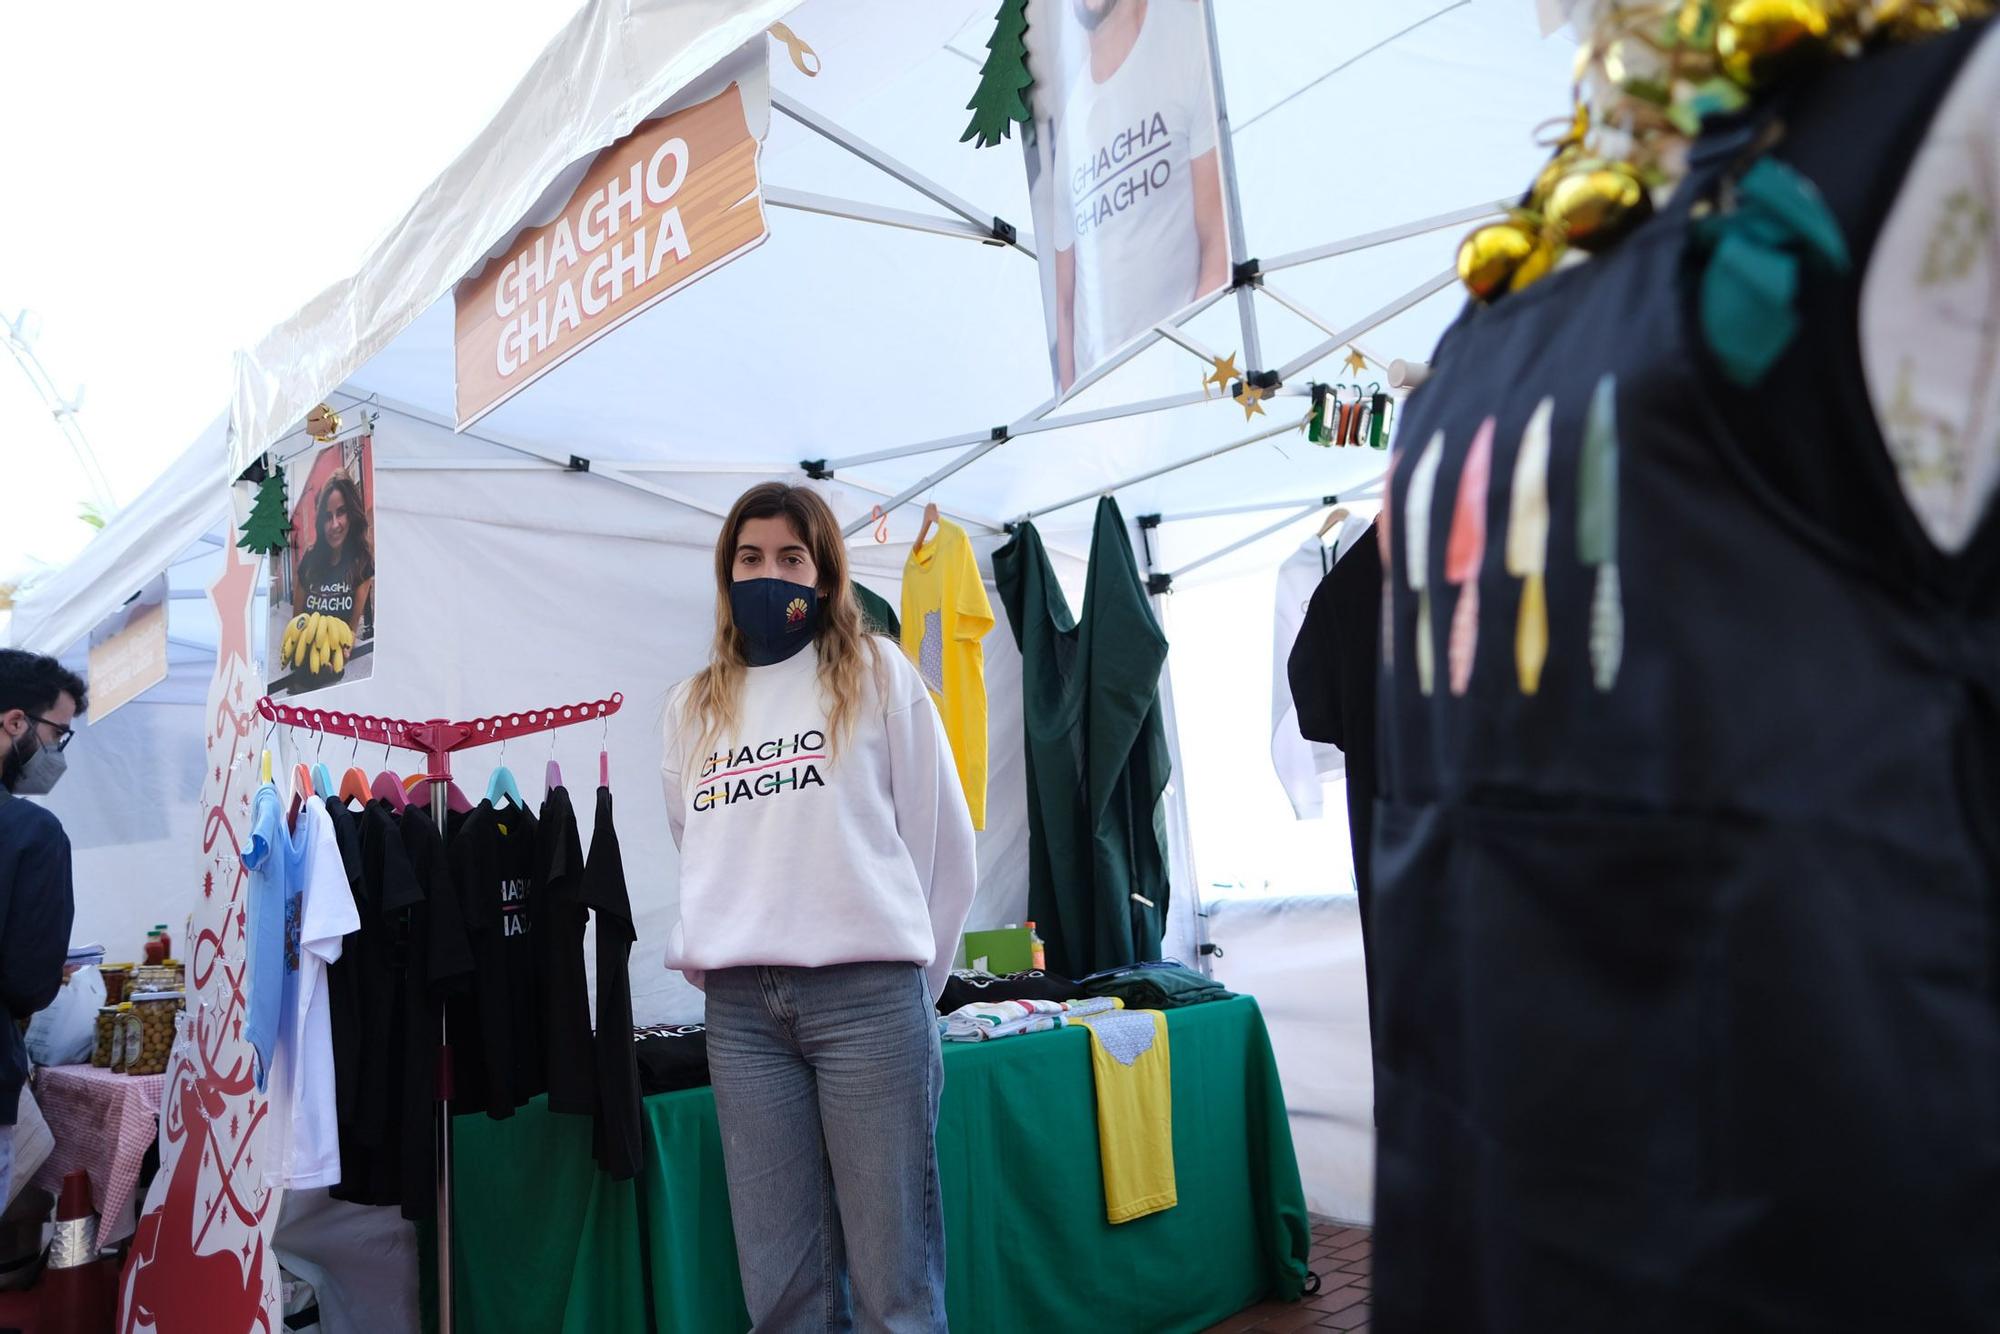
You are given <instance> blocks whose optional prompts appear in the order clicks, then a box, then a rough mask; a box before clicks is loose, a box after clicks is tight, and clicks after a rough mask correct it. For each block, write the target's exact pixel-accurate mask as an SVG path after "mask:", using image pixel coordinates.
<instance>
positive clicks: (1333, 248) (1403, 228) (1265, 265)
mask: <svg viewBox="0 0 2000 1334" xmlns="http://www.w3.org/2000/svg"><path fill="white" fill-rule="evenodd" d="M1512 207H1513V201H1512V200H1510V199H1501V200H1496V201H1495V202H1493V203H1491V204H1474V205H1472V206H1471V207H1469V208H1461V209H1454V210H1453V211H1452V212H1450V213H1440V214H1438V215H1437V216H1436V217H1431V218H1419V219H1418V220H1417V221H1415V222H1405V223H1402V224H1400V225H1398V226H1395V227H1384V228H1382V229H1381V230H1380V231H1374V232H1363V233H1361V234H1360V235H1359V236H1350V237H1347V238H1346V239H1344V240H1340V241H1329V242H1327V243H1326V244H1325V245H1317V246H1311V247H1309V248H1307V249H1305V250H1294V251H1292V252H1290V253H1289V254H1284V255H1279V256H1278V257H1277V258H1276V259H1266V260H1259V261H1258V264H1257V267H1258V268H1260V269H1262V270H1263V271H1264V272H1265V273H1275V272H1276V271H1277V270H1279V269H1289V268H1293V267H1295V266H1296V265H1300V264H1310V263H1312V262H1313V261H1314V260H1318V259H1331V258H1333V257H1334V256H1335V255H1346V254H1351V253H1353V252H1354V251H1356V250H1367V249H1370V248H1371V247H1374V246H1378V245H1388V244H1389V243H1390V242H1392V241H1404V240H1408V239H1409V238H1410V237H1412V236H1423V235H1425V234H1427V233H1430V232H1437V231H1443V230H1444V229H1445V228H1446V227H1456V226H1459V225H1461V224H1463V223H1468V222H1478V221H1479V220H1480V219H1481V218H1490V217H1492V216H1494V215H1495V214H1498V213H1505V212H1506V211H1507V210H1508V209H1509V208H1512Z"/></svg>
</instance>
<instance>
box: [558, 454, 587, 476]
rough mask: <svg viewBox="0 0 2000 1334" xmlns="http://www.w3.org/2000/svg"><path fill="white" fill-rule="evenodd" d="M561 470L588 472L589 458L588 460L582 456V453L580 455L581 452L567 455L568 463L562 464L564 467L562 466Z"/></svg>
mask: <svg viewBox="0 0 2000 1334" xmlns="http://www.w3.org/2000/svg"><path fill="white" fill-rule="evenodd" d="M563 471H564V472H589V471H590V460H589V459H587V458H585V457H584V456H583V455H581V454H572V455H570V456H569V463H568V464H566V465H565V466H564V468H563Z"/></svg>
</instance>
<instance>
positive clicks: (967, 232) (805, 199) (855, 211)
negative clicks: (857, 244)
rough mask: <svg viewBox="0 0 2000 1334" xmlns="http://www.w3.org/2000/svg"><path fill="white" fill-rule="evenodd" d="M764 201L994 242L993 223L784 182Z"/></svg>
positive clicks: (1021, 244)
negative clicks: (916, 210)
mask: <svg viewBox="0 0 2000 1334" xmlns="http://www.w3.org/2000/svg"><path fill="white" fill-rule="evenodd" d="M764 202H765V203H767V204H769V205H770V206H771V207H773V208H788V209H793V210H795V211H797V212H800V213H817V214H819V215H821V216H822V217H828V218H847V219H849V220H851V221H854V222H874V223H880V224H882V225H883V226H885V227H901V228H904V229H905V230H907V231H913V232H928V233H930V234H931V235H933V236H956V237H961V238H963V239H965V240H968V241H978V242H979V243H980V244H982V245H992V244H993V229H992V227H991V226H990V225H988V226H984V227H982V226H980V225H979V224H978V223H974V222H966V221H964V220H963V219H960V218H940V217H935V216H933V215H931V214H928V213H912V212H910V211H909V210H908V209H901V208H886V207H884V206H883V205H881V204H866V203H862V202H861V201H860V200H856V199H836V198H834V197H833V196H832V195H820V194H813V193H812V192H811V191H809V190H793V189H789V188H788V187H786V186H782V185H769V184H767V185H765V186H764ZM1014 245H1015V248H1016V249H1018V250H1023V251H1026V252H1027V253H1028V254H1030V255H1032V254H1034V253H1035V252H1034V249H1033V247H1031V246H1030V245H1029V244H1028V243H1027V242H1025V241H1023V240H1020V239H1019V238H1017V239H1016V240H1015V242H1014Z"/></svg>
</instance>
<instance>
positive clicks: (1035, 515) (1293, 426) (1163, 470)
mask: <svg viewBox="0 0 2000 1334" xmlns="http://www.w3.org/2000/svg"><path fill="white" fill-rule="evenodd" d="M1304 423H1305V418H1303V417H1301V418H1299V419H1298V420H1297V421H1288V422H1280V423H1279V424H1278V425H1276V426H1273V427H1270V428H1268V429H1266V430H1262V431H1259V432H1257V433H1256V434H1255V435H1248V436H1245V437H1243V438H1242V439H1241V440H1232V441H1230V442H1229V443H1228V444H1226V445H1221V446H1218V447H1217V448H1215V449H1211V450H1208V451H1206V452H1204V453H1201V454H1196V455H1194V456H1193V457H1192V458H1185V459H1181V460H1180V461H1178V462H1176V463H1169V464H1166V465H1165V466H1163V467H1159V468H1151V469H1148V470H1147V471H1145V472H1142V473H1140V474H1139V475H1138V476H1136V477H1127V478H1125V479H1123V480H1122V481H1117V482H1113V483H1111V485H1109V486H1097V487H1092V488H1091V489H1090V490H1088V491H1085V492H1082V493H1081V494H1079V495H1074V496H1071V497H1070V498H1069V499H1068V500H1063V501H1058V502H1057V503H1055V504H1053V505H1043V506H1042V507H1041V508H1039V509H1032V510H1029V511H1028V512H1027V513H1026V514H1023V515H1022V516H1021V517H1020V518H1019V519H1017V520H1015V522H1016V523H1027V522H1028V521H1029V520H1031V519H1039V518H1041V517H1042V516H1043V515H1044V514H1054V513H1055V512H1056V511H1057V510H1065V509H1068V508H1069V507H1070V506H1071V505H1081V504H1082V503H1083V502H1084V501H1086V500H1094V499H1096V498H1097V497H1098V496H1108V495H1110V494H1111V493H1112V492H1114V491H1123V490H1124V489H1125V488H1126V487H1128V486H1137V485H1138V484H1139V483H1141V482H1150V481H1152V480H1153V479H1154V478H1155V477H1164V476H1166V475H1167V474H1168V473H1170V472H1178V471H1179V470H1180V469H1182V468H1186V467H1191V466H1192V465H1194V464H1197V463H1206V462H1207V461H1208V460H1210V459H1213V458H1220V457H1221V456H1222V455H1224V454H1227V453H1229V452H1231V451H1232V450H1237V449H1242V448H1244V447H1245V446H1248V445H1254V444H1256V443H1257V442H1258V441H1260V440H1269V439H1271V438H1272V437H1274V436H1280V435H1283V434H1284V433H1285V432H1287V431H1296V430H1298V429H1299V427H1300V426H1302V425H1303V424H1304ZM919 489H921V488H919Z"/></svg>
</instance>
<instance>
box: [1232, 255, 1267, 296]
mask: <svg viewBox="0 0 2000 1334" xmlns="http://www.w3.org/2000/svg"><path fill="white" fill-rule="evenodd" d="M1263 285H1264V268H1263V266H1262V265H1261V264H1259V263H1258V262H1257V261H1256V260H1254V259H1246V260H1242V261H1241V262H1239V263H1238V264H1237V265H1236V267H1235V268H1233V269H1232V270H1230V274H1229V288H1230V290H1231V291H1235V290H1236V289H1238V288H1241V287H1262V286H1263Z"/></svg>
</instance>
